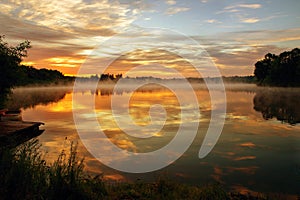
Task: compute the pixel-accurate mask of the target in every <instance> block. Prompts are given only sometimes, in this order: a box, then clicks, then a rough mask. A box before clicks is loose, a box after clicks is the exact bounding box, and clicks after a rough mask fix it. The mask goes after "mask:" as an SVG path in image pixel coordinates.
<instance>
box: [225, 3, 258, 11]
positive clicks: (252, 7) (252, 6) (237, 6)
mask: <svg viewBox="0 0 300 200" xmlns="http://www.w3.org/2000/svg"><path fill="white" fill-rule="evenodd" d="M261 7H262V5H261V4H237V5H233V6H227V7H225V8H224V10H232V9H235V8H250V9H258V8H261Z"/></svg>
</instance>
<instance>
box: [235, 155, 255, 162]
mask: <svg viewBox="0 0 300 200" xmlns="http://www.w3.org/2000/svg"><path fill="white" fill-rule="evenodd" d="M254 159H256V156H241V157H237V158H235V159H234V160H235V161H240V160H254Z"/></svg>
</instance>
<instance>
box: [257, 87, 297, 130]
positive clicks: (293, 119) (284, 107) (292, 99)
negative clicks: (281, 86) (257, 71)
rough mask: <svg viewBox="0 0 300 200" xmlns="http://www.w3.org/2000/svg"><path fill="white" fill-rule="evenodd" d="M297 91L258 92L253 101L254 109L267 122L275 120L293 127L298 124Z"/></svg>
mask: <svg viewBox="0 0 300 200" xmlns="http://www.w3.org/2000/svg"><path fill="white" fill-rule="evenodd" d="M299 99H300V93H299V91H283V90H281V91H278V90H276V91H275V90H273V91H258V92H257V93H256V95H255V97H254V99H253V103H254V109H255V110H256V111H259V112H261V113H262V115H263V118H264V119H266V120H268V119H272V118H273V117H276V118H277V120H280V121H282V122H287V123H289V124H292V125H295V124H297V123H300V107H299V105H298V103H299Z"/></svg>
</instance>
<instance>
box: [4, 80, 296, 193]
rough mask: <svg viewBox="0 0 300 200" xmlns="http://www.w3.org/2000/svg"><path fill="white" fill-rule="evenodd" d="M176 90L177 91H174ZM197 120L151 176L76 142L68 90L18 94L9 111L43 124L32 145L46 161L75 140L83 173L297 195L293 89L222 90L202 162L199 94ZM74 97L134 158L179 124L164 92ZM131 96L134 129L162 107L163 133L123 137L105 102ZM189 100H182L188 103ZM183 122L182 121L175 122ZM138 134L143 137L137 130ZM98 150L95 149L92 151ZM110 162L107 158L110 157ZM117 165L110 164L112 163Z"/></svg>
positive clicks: (201, 95)
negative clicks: (188, 140) (221, 109)
mask: <svg viewBox="0 0 300 200" xmlns="http://www.w3.org/2000/svg"><path fill="white" fill-rule="evenodd" d="M177 92H181V93H184V90H182V89H178V91H177ZM195 93H196V95H197V97H198V100H199V106H200V110H201V117H200V118H199V119H198V120H199V123H200V126H199V129H198V134H197V137H196V138H195V140H194V142H193V144H192V145H191V147H190V148H189V149H188V150H187V151H186V152H185V154H184V155H183V156H182V157H181V158H180V159H178V160H177V161H176V162H174V163H173V164H171V165H169V166H168V167H166V168H164V169H162V170H159V171H156V172H151V173H144V174H129V173H122V172H119V171H116V170H113V169H111V168H109V167H106V166H104V165H103V164H101V163H100V162H99V161H97V160H96V159H95V158H93V156H92V155H91V154H90V153H89V152H88V151H87V150H86V148H85V147H84V146H83V145H82V143H81V142H80V139H79V136H78V134H77V131H76V128H75V125H74V121H73V114H72V96H73V95H74V94H73V92H72V88H62V87H56V88H19V89H15V90H14V94H13V96H12V99H11V101H10V102H9V105H8V107H9V108H11V109H18V108H21V109H22V118H23V120H25V121H42V122H44V123H45V125H44V126H43V128H44V129H45V132H44V133H43V134H42V135H41V136H39V138H38V139H39V141H40V143H41V144H42V145H43V149H45V150H46V151H47V152H48V153H47V156H46V158H47V160H49V161H53V160H54V159H56V158H57V156H58V154H59V153H60V152H61V151H62V150H63V149H65V150H67V149H68V148H69V146H70V142H71V141H75V142H78V149H79V153H80V155H81V156H84V157H85V163H86V168H85V169H86V170H88V171H89V172H91V173H103V174H104V177H105V178H107V179H112V180H136V179H141V180H145V181H147V180H153V179H156V178H157V177H158V176H161V175H162V174H163V175H166V176H167V177H169V178H172V179H175V180H178V181H181V182H185V183H191V184H204V183H207V182H214V181H218V182H221V183H223V184H224V185H226V186H228V188H230V189H232V190H238V191H242V192H243V191H244V192H246V191H247V192H265V193H281V194H286V195H297V194H299V192H298V191H300V188H299V186H300V125H299V124H298V123H300V107H299V99H300V89H291V88H287V89H286V88H285V89H282V88H257V87H256V86H253V85H239V86H237V85H236V86H227V92H226V95H227V115H226V122H225V125H224V129H223V131H222V135H221V137H220V139H219V140H218V143H217V144H216V146H215V147H214V149H213V151H212V152H210V154H209V155H208V156H206V157H205V158H203V159H199V158H198V151H199V148H200V146H201V144H202V141H203V138H204V136H205V133H206V130H207V127H208V124H209V119H210V111H211V108H210V97H209V93H208V92H207V91H206V90H205V89H204V88H198V89H195ZM76 95H78V96H79V97H80V98H83V99H85V98H95V112H96V114H97V117H98V121H99V124H100V125H101V127H102V128H103V129H104V131H105V133H106V135H107V136H108V137H109V138H110V140H111V141H112V142H113V143H114V144H116V145H118V146H119V147H120V148H123V149H127V150H128V151H133V152H149V151H153V150H156V149H159V148H161V147H163V146H164V145H166V144H168V142H170V141H171V140H172V138H173V137H174V135H175V134H176V131H177V129H178V126H179V123H180V120H181V118H180V106H179V103H178V101H177V99H176V96H175V95H174V94H173V93H172V92H171V91H170V90H167V89H162V88H156V89H155V88H153V89H151V88H149V87H148V88H141V89H139V90H138V91H135V92H134V93H131V92H126V91H120V92H117V93H112V91H111V90H110V89H103V88H102V89H99V90H97V91H93V92H92V91H89V90H83V91H82V92H80V93H78V94H76ZM126 95H131V100H130V108H131V109H130V115H131V117H132V119H133V120H134V122H135V123H136V124H137V125H140V126H145V125H147V124H149V123H150V117H149V108H150V106H151V105H154V104H160V105H163V106H164V108H165V109H166V113H167V119H166V124H165V126H164V127H163V129H162V130H161V131H159V132H157V133H156V134H155V135H154V136H153V137H151V138H148V139H137V138H133V137H130V136H128V135H126V134H124V133H123V132H122V131H121V130H120V129H119V128H118V126H117V125H116V123H115V122H114V119H113V116H112V114H111V98H112V97H113V96H115V97H118V99H120V102H121V101H122V98H125V97H126ZM188 99H189V98H188V97H187V98H186V99H185V100H184V101H186V102H188ZM188 120H190V118H189V116H184V118H183V119H182V123H185V122H186V121H188ZM141 134H143V132H142V131H141ZM99 148H101V147H99ZM113 159H114V158H113ZM115 159H117V158H115Z"/></svg>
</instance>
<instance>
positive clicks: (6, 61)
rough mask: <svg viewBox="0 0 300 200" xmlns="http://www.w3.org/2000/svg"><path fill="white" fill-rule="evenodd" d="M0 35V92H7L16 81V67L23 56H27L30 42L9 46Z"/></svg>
mask: <svg viewBox="0 0 300 200" xmlns="http://www.w3.org/2000/svg"><path fill="white" fill-rule="evenodd" d="M3 38H4V36H0V71H1V73H0V93H1V94H5V93H7V92H8V91H9V90H10V88H11V87H13V86H14V85H15V84H16V83H17V79H18V70H19V69H18V68H19V66H20V63H21V61H22V59H23V58H24V57H26V56H27V49H29V48H30V47H31V46H30V42H29V41H27V40H26V41H24V42H22V43H20V44H18V45H17V46H15V47H13V46H9V45H8V43H6V42H4V41H3Z"/></svg>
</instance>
